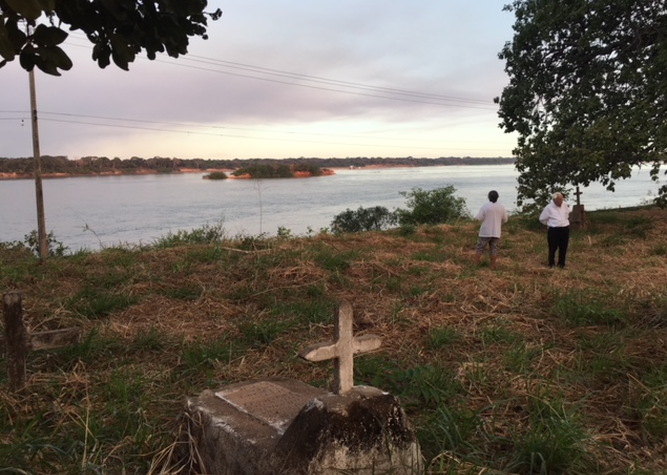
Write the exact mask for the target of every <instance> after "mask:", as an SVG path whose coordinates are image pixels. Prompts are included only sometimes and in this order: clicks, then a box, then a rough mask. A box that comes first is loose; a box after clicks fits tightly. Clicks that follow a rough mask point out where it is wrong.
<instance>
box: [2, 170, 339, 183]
mask: <svg viewBox="0 0 667 475" xmlns="http://www.w3.org/2000/svg"><path fill="white" fill-rule="evenodd" d="M216 172H219V173H225V174H226V175H227V178H231V179H244V178H252V177H251V176H250V175H241V176H234V175H232V173H233V172H234V170H233V169H229V168H206V169H199V168H181V169H178V170H152V169H148V168H143V169H137V170H131V171H128V170H123V171H121V170H115V171H103V172H90V173H42V178H45V179H49V178H73V177H101V176H104V177H108V176H132V175H171V174H179V173H201V174H207V173H216ZM334 174H335V172H334V171H333V170H331V169H322V173H321V175H322V176H327V175H334ZM312 176H313V174H312V173H310V172H303V171H298V172H295V173H294V178H307V177H312ZM33 178H34V175H33V174H32V173H0V180H27V179H33Z"/></svg>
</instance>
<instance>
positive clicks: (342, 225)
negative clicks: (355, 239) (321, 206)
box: [331, 206, 396, 234]
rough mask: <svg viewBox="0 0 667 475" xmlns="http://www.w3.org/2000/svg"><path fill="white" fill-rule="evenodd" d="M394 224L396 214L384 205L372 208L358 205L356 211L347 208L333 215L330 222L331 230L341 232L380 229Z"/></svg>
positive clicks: (335, 232)
mask: <svg viewBox="0 0 667 475" xmlns="http://www.w3.org/2000/svg"><path fill="white" fill-rule="evenodd" d="M395 224H396V214H395V213H393V212H391V211H389V210H388V209H387V208H385V207H384V206H375V207H373V208H363V207H359V209H358V210H356V211H352V210H351V209H349V208H348V209H346V210H345V211H343V212H342V213H340V214H338V215H336V216H335V217H334V220H333V221H332V222H331V232H332V233H334V234H341V233H359V232H363V231H380V230H382V229H386V228H389V227H391V226H394V225H395Z"/></svg>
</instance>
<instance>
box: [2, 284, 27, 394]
mask: <svg viewBox="0 0 667 475" xmlns="http://www.w3.org/2000/svg"><path fill="white" fill-rule="evenodd" d="M2 303H3V310H4V314H5V336H6V342H7V346H6V353H7V375H8V377H9V391H10V392H16V391H19V390H21V389H22V388H23V387H24V386H25V372H26V368H25V366H26V358H27V354H28V338H27V332H26V329H25V324H24V323H23V306H22V304H21V293H20V292H18V291H11V292H8V293H6V294H5V295H4V297H3V302H2Z"/></svg>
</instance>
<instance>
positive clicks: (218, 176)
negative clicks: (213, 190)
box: [203, 172, 227, 180]
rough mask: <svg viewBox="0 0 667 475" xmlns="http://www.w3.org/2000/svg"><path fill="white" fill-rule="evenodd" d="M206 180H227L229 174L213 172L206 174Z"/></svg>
mask: <svg viewBox="0 0 667 475" xmlns="http://www.w3.org/2000/svg"><path fill="white" fill-rule="evenodd" d="M203 178H204V179H205V180H225V179H226V178H227V174H226V173H225V172H211V173H209V174H208V175H204V177H203Z"/></svg>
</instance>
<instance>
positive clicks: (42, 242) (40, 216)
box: [28, 68, 49, 259]
mask: <svg viewBox="0 0 667 475" xmlns="http://www.w3.org/2000/svg"><path fill="white" fill-rule="evenodd" d="M28 77H29V79H30V111H31V114H30V115H31V124H32V151H33V157H34V160H35V195H36V199H37V238H38V240H39V257H40V259H46V257H47V256H48V254H49V249H48V245H47V242H46V220H45V218H44V191H43V188H42V155H41V153H40V151H39V129H38V127H37V98H36V94H35V70H34V68H33V69H31V70H30V71H29V72H28Z"/></svg>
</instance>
